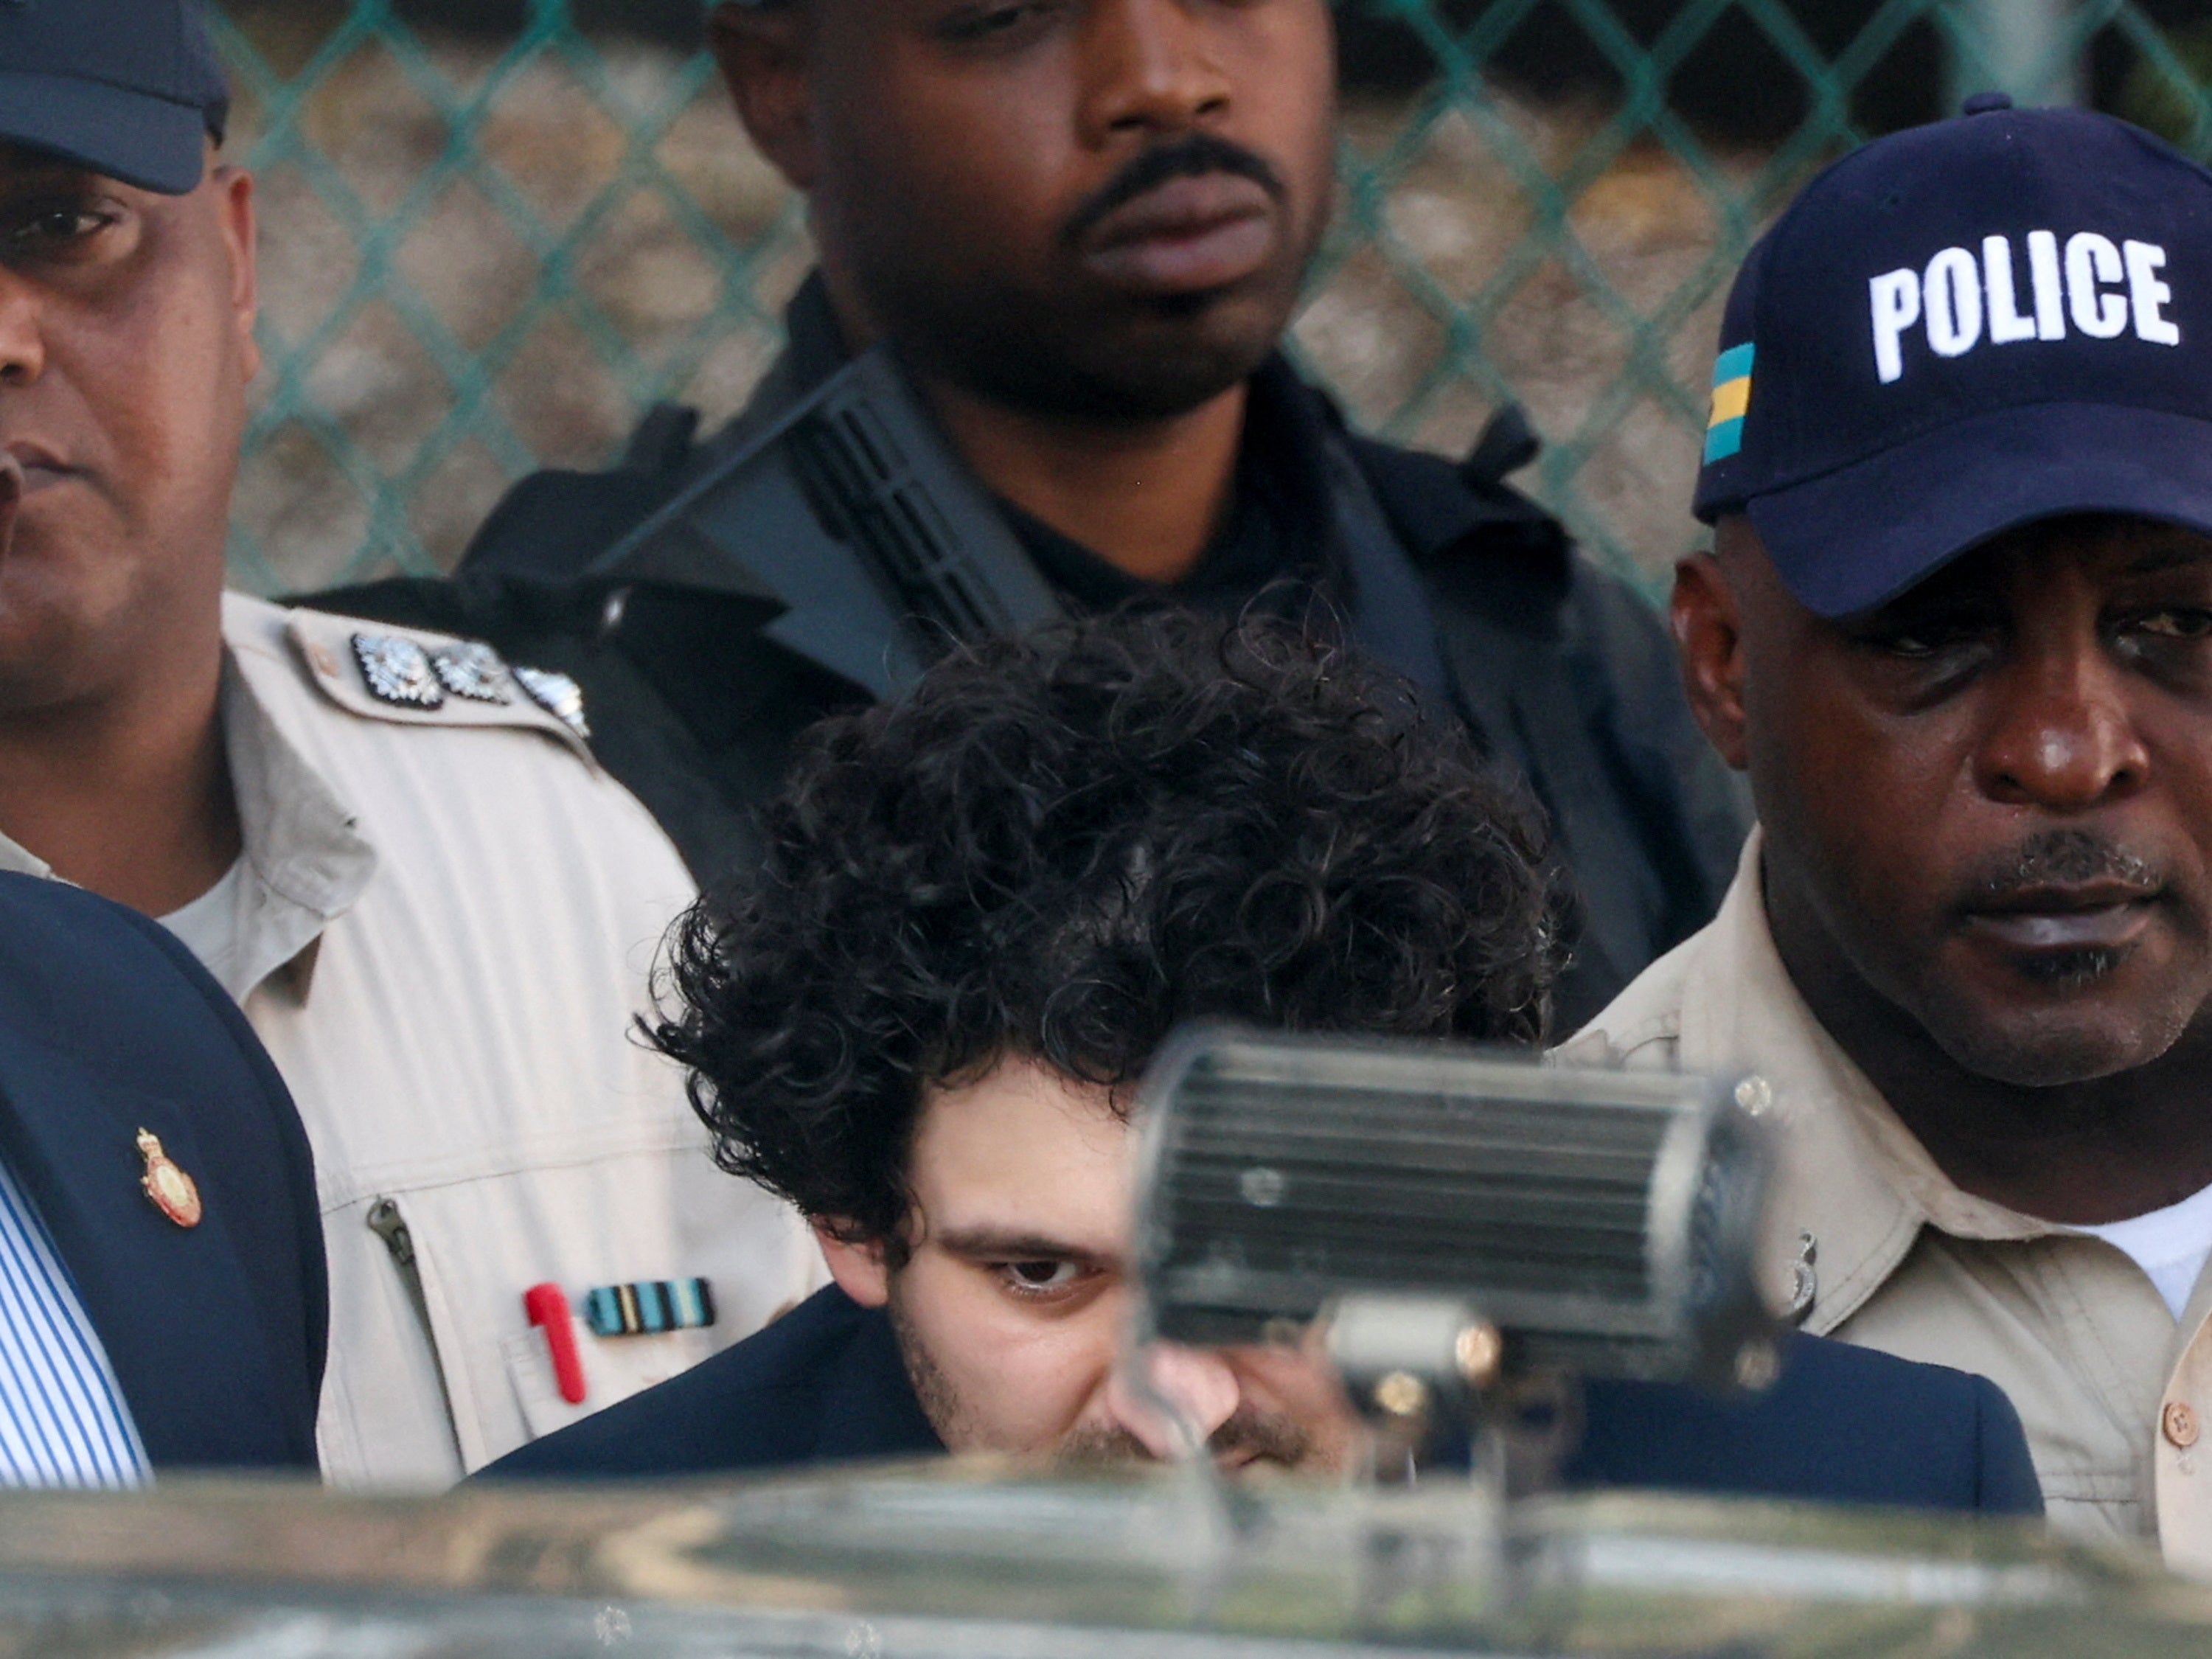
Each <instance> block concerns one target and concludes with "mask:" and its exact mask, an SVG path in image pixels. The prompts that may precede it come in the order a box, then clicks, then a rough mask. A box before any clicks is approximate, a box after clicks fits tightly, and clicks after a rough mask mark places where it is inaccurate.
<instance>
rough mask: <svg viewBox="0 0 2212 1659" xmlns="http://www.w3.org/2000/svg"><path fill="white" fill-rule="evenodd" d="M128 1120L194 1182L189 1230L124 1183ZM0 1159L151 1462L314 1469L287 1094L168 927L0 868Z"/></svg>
mask: <svg viewBox="0 0 2212 1659" xmlns="http://www.w3.org/2000/svg"><path fill="white" fill-rule="evenodd" d="M141 1129H146V1130H149V1131H151V1132H152V1133H155V1134H156V1135H158V1136H160V1137H161V1146H162V1149H163V1150H164V1151H165V1152H167V1154H168V1155H169V1157H170V1158H173V1159H174V1160H175V1161H176V1163H177V1164H179V1166H181V1167H182V1168H183V1169H184V1170H185V1172H186V1173H187V1174H188V1175H190V1176H191V1177H192V1179H193V1180H194V1182H197V1185H198V1187H199V1191H200V1197H201V1200H202V1202H203V1205H204V1218H203V1219H202V1220H201V1222H200V1224H199V1225H198V1226H197V1227H195V1228H192V1229H191V1230H190V1231H187V1230H185V1229H184V1228H182V1227H179V1226H178V1225H176V1224H175V1223H174V1222H173V1221H171V1220H170V1219H169V1218H167V1217H166V1216H165V1215H163V1214H162V1213H161V1212H160V1211H159V1210H157V1209H156V1208H155V1206H154V1205H153V1204H152V1202H151V1201H149V1200H148V1198H147V1197H146V1195H145V1194H144V1192H143V1190H141V1188H140V1185H139V1183H140V1182H141V1180H142V1179H143V1176H144V1173H145V1162H144V1159H143V1157H142V1156H141V1154H140V1152H139V1150H138V1146H137V1135H138V1132H139V1130H141ZM0 1158H4V1159H5V1160H6V1162H7V1165H8V1168H9V1170H11V1171H12V1172H13V1173H14V1175H15V1179H16V1181H17V1182H18V1183H19V1184H20V1185H21V1187H22V1188H23V1190H24V1192H25V1194H27V1196H28V1197H29V1198H30V1199H31V1200H32V1202H33V1203H34V1204H35V1205H36V1206H38V1210H39V1213H40V1215H41V1216H42V1217H43V1218H45V1220H46V1226H47V1229H48V1231H51V1232H52V1235H53V1237H54V1242H55V1243H56V1244H57V1245H58V1247H59V1249H60V1251H61V1256H62V1260H63V1261H64V1263H65V1264H66V1265H67V1266H68V1268H69V1271H70V1277H71V1278H72V1279H74V1280H75V1281H76V1289H77V1295H78V1297H79V1298H80V1299H81V1300H82V1303H83V1304H84V1310H85V1312H86V1314H87V1315H88V1316H89V1317H90V1319H91V1321H92V1323H93V1326H94V1329H95V1330H97V1331H98V1332H99V1334H100V1341H101V1342H102V1344H103V1345H105V1346H106V1350H107V1357H108V1359H109V1360H110V1362H111V1363H112V1364H113V1366H114V1368H115V1375H116V1378H117V1381H118V1382H119V1383H121V1384H122V1388H123V1395H124V1398H125V1400H126V1401H129V1402H130V1406H131V1414H132V1416H133V1417H135V1418H136V1419H137V1425H138V1433H139V1437H140V1438H141V1439H142V1440H143V1442H144V1443H145V1447H146V1452H147V1455H148V1456H149V1457H150V1458H151V1459H152V1460H153V1462H154V1464H155V1468H270V1469H275V1468H304V1469H312V1468H314V1467H315V1403H316V1396H317V1395H318V1394H319V1392H320V1390H321V1388H322V1379H323V1350H324V1340H325V1330H326V1326H327V1322H328V1315H329V1298H328V1291H327V1289H326V1285H325V1278H324V1267H323V1237H322V1224H321V1218H320V1215H319V1210H318V1206H317V1204H316V1199H315V1176H314V1167H313V1162H312V1160H311V1158H310V1156H309V1153H308V1150H307V1133H306V1132H305V1130H304V1129H303V1128H302V1127H301V1123H300V1118H299V1114H298V1113H297V1112H296V1111H295V1109H294V1108H293V1105H292V1097H291V1096H290V1095H289V1093H288V1092H287V1091H286V1090H285V1088H284V1085H283V1080H282V1079H279V1078H278V1076H277V1075H276V1067H275V1066H272V1065H271V1064H270V1060H269V1056H268V1055H267V1054H265V1053H264V1051H263V1049H262V1047H261V1044H260V1042H258V1040H257V1039H256V1038H255V1036H254V1035H253V1032H252V1028H251V1027H249V1026H248V1025H247V1024H246V1020H245V1018H244V1016H243V1015H241V1014H240V1012H239V1011H238V1008H237V1006H236V1005H234V1003H233V1002H232V1001H231V1000H230V999H229V997H228V996H227V995H225V994H224V993H223V990H222V987H221V986H219V985H217V984H216V982H215V981H214V980H212V979H211V978H210V977H209V976H208V975H207V974H206V972H205V971H204V969H202V968H201V967H200V965H199V963H197V961H195V960H194V959H193V957H192V956H191V952H189V951H186V950H185V947H184V946H183V945H181V944H179V942H178V941H177V940H176V939H175V938H174V937H173V936H172V935H171V934H170V933H169V932H168V930H167V929H166V928H164V927H161V925H160V924H159V923H158V922H155V921H149V920H148V919H147V918H145V917H144V916H142V915H138V914H137V913H136V912H135V911H131V910H126V909H125V908H123V907H121V906H120V905H116V904H111V903H109V902H107V901H106V900H105V899H102V898H99V897H96V896H94V895H92V894H90V893H87V892H84V891H82V890H79V889H76V888H74V887H70V886H69V885H67V884H64V883H61V882H58V881H38V880H33V878H29V877H27V876H18V875H12V874H0Z"/></svg>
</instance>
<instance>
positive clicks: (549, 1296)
mask: <svg viewBox="0 0 2212 1659" xmlns="http://www.w3.org/2000/svg"><path fill="white" fill-rule="evenodd" d="M522 1307H523V1311H524V1312H526V1313H527V1314H528V1315H529V1316H530V1322H531V1323H532V1324H533V1325H536V1326H538V1327H540V1328H542V1329H544V1333H545V1346H547V1347H548V1348H550V1350H552V1353H553V1381H554V1382H555V1383H556V1384H558V1385H559V1387H560V1389H561V1398H562V1399H563V1400H565V1401H568V1403H569V1404H570V1405H572V1406H580V1405H582V1404H583V1403H584V1398H585V1396H586V1395H588V1394H590V1393H591V1389H589V1388H588V1387H587V1386H586V1384H585V1382H584V1355H583V1351H582V1350H581V1349H580V1348H579V1347H578V1346H576V1323H575V1321H574V1320H573V1319H571V1318H570V1317H569V1316H568V1297H567V1296H566V1295H565V1294H564V1293H563V1292H562V1289H561V1287H560V1286H559V1285H532V1286H531V1287H530V1288H529V1289H528V1290H526V1291H524V1292H523V1293H522Z"/></svg>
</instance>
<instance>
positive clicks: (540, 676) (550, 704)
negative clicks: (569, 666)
mask: <svg viewBox="0 0 2212 1659" xmlns="http://www.w3.org/2000/svg"><path fill="white" fill-rule="evenodd" d="M511 672H513V675H514V679H515V684H518V685H520V687H521V688H522V689H523V690H525V691H527V692H528V693H529V694H530V701H531V702H534V703H536V704H537V705H538V707H539V708H542V709H544V711H545V712H546V713H547V714H550V715H552V716H553V718H554V719H555V720H559V721H560V722H561V724H562V725H563V726H567V727H568V729H569V730H570V731H571V732H574V733H575V734H576V735H577V736H578V737H580V738H584V739H585V740H586V742H588V741H590V739H591V735H592V724H591V722H590V721H589V720H586V719H585V718H584V688H583V687H582V686H580V685H579V684H576V682H575V681H574V680H572V679H570V678H568V676H567V675H566V674H561V673H556V672H555V671H553V670H552V669H550V668H525V667H522V666H521V665H519V664H518V665H516V666H515V667H514V668H513V670H511Z"/></svg>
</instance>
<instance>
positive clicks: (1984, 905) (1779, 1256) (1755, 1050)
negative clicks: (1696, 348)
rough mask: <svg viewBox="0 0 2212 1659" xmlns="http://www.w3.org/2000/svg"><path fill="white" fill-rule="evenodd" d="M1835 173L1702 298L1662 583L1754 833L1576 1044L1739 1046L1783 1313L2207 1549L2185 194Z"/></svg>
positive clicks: (2042, 1468)
mask: <svg viewBox="0 0 2212 1659" xmlns="http://www.w3.org/2000/svg"><path fill="white" fill-rule="evenodd" d="M1968 110H1969V113H1967V114H1966V116H1964V117H1963V118H1960V119H1956V120H1951V121H1945V122H1940V123H1937V124H1936V125H1933V126H1929V127H1923V128H1920V129H1917V130H1915V131H1910V132H1905V133H1899V134H1895V135H1893V136H1892V137H1887V138H1885V139H1883V140H1881V141H1880V142H1879V143H1875V144H1871V145H1869V146H1868V147H1867V148H1865V149H1862V150H1860V151H1858V152H1857V153H1856V154H1854V155H1850V156H1849V157H1846V158H1845V159H1844V161H1839V162H1838V163H1837V164H1836V166H1835V167H1832V169H1831V170H1830V171H1829V172H1828V173H1826V174H1824V175H1823V176H1822V177H1821V178H1820V179H1816V180H1814V182H1813V183H1812V184H1811V185H1808V187H1807V189H1806V191H1805V192H1804V194H1803V195H1802V196H1801V197H1799V199H1798V200H1797V202H1796V204H1795V205H1793V206H1792V207H1791V209H1790V211H1789V212H1788V213H1786V214H1785V215H1784V216H1783V217H1782V219H1781V220H1780V221H1779V222H1778V223H1777V224H1776V225H1775V227H1774V228H1773V229H1772V230H1771V231H1770V232H1769V233H1768V234H1767V235H1766V237H1765V239H1764V240H1762V241H1761V242H1760V243H1759V246H1757V247H1755V248H1754V249H1753V252H1752V253H1751V255H1750V257H1749V258H1748V259H1747V261H1746V263H1745V265H1744V269H1743V271H1742V273H1741V275H1740V276H1739V277H1738V278H1737V280H1736V284H1735V291H1734V293H1733V294H1732V295H1731V296H1730V299H1729V307H1728V313H1727V319H1726V323H1725V330H1726V332H1725V333H1724V335H1723V338H1722V340H1721V342H1720V344H1721V347H1722V350H1721V356H1720V360H1719V366H1718V368H1717V370H1716V373H1715V375H1714V383H1715V390H1714V397H1713V410H1712V420H1711V432H1710V435H1709V436H1708V440H1707V447H1706V451H1705V470H1704V472H1703V474H1702V476H1701V477H1700V478H1699V488H1698V510H1699V513H1700V514H1701V515H1702V516H1704V517H1705V518H1706V519H1707V520H1709V521H1712V522H1714V523H1715V524H1716V526H1717V545H1716V550H1715V553H1714V554H1713V555H1712V556H1709V557H1700V558H1697V559H1693V560H1692V561H1690V562H1687V563H1686V565H1685V566H1684V567H1683V568H1682V570H1681V572H1680V576H1679V578H1678V581H1677V586H1676V590H1675V599H1674V629H1675V635H1676V637H1677V639H1678V640H1680V641H1681V644H1682V647H1683V656H1684V666H1685V677H1686V683H1687V684H1688V686H1689V689H1690V692H1691V696H1692V702H1693V704H1694V705H1695V707H1696V708H1697V711H1698V714H1699V721H1700V723H1701V724H1702V725H1703V726H1704V727H1705V732H1706V733H1707V735H1708V737H1709V738H1711V740H1712V742H1713V744H1714V746H1715V747H1716V748H1717V750H1719V751H1720V753H1721V754H1722V755H1723V757H1724V758H1726V759H1727V760H1728V761H1729V763H1730V764H1732V765H1734V766H1735V767H1737V768H1738V769H1743V770H1747V772H1748V773H1749V775H1750V777H1751V781H1752V786H1753V793H1754V794H1755V795H1756V797H1757V799H1758V804H1759V821H1760V826H1761V827H1760V831H1759V835H1758V836H1755V837H1754V838H1753V842H1752V844H1751V846H1750V848H1748V849H1747V852H1746V854H1745V857H1744V860H1743V864H1742V866H1741V872H1740V873H1739V875H1738V877H1737V879H1736V882H1735V886H1734V887H1733V888H1732V889H1731V890H1730V892H1729V896H1728V898H1727V900H1726V902H1724V903H1723V906H1722V908H1721V913H1720V915H1719V917H1718V918H1717V920H1716V921H1714V922H1713V924H1712V925H1711V927H1708V928H1707V929H1706V930H1705V932H1703V933H1699V934H1698V935H1697V936H1696V937H1694V938H1692V939H1690V940H1688V941H1687V942H1686V943H1685V944H1684V945H1681V946H1680V947H1679V948H1678V949H1676V950H1675V951H1674V952H1672V953H1671V954H1669V955H1668V956H1667V957H1664V958H1662V960H1661V961H1660V962H1658V963H1656V964H1654V965H1653V966H1652V967H1651V968H1650V969H1647V970H1646V971H1645V972H1644V975H1642V976H1641V977H1639V978H1638V980H1637V981H1636V982H1635V983H1634V984H1633V985H1632V986H1631V987H1629V989H1628V990H1627V991H1626V993H1624V994H1622V996H1621V997H1620V999H1619V1000H1618V1001H1616V1002H1615V1003H1614V1004H1613V1006H1612V1007H1610V1008H1608V1009H1607V1011H1606V1012H1604V1013H1603V1014H1601V1015H1600V1016H1599V1018H1597V1019H1596V1021H1595V1022H1594V1024H1593V1025H1592V1027H1591V1028H1590V1030H1589V1031H1588V1032H1586V1033H1585V1034H1583V1036H1581V1037H1579V1038H1578V1039H1577V1041H1576V1042H1573V1043H1571V1044H1570V1045H1569V1048H1568V1054H1569V1055H1570V1056H1571V1057H1573V1058H1577V1059H1583V1060H1599V1061H1603V1060H1612V1061H1614V1062H1617V1063H1622V1064H1626V1065H1631V1066H1666V1065H1673V1064H1679V1065H1680V1066H1685V1067H1687V1068H1689V1069H1692V1070H1700V1071H1706V1070H1728V1071H1747V1072H1750V1073H1755V1074H1756V1075H1755V1076H1754V1077H1753V1079H1750V1080H1747V1082H1746V1083H1745V1084H1744V1085H1742V1088H1743V1095H1742V1097H1743V1098H1744V1099H1745V1100H1746V1101H1747V1103H1749V1104H1751V1105H1753V1106H1754V1107H1756V1108H1759V1109H1761V1110H1764V1111H1765V1112H1766V1113H1767V1114H1768V1115H1770V1117H1771V1119H1772V1121H1775V1122H1776V1123H1777V1124H1778V1127H1779V1128H1780V1130H1781V1132H1782V1144H1783V1146H1784V1150H1785V1154H1786V1156H1785V1158H1784V1170H1783V1176H1784V1178H1783V1180H1782V1181H1781V1182H1780V1183H1779V1189H1778V1196H1777V1201H1776V1203H1775V1206H1774V1216H1775V1219H1776V1221H1777V1222H1778V1224H1779V1225H1778V1237H1777V1238H1776V1239H1775V1242H1774V1254H1773V1258H1772V1267H1773V1271H1774V1273H1775V1278H1776V1281H1777V1284H1776V1289H1777V1291H1778V1294H1779V1295H1780V1296H1782V1297H1784V1298H1785V1299H1786V1300H1787V1302H1788V1303H1789V1304H1790V1306H1791V1308H1792V1310H1794V1311H1795V1313H1796V1315H1797V1316H1798V1317H1799V1318H1800V1319H1801V1320H1802V1322H1803V1324H1804V1326H1805V1327H1806V1328H1808V1329H1809V1330H1812V1331H1814V1332H1817V1333H1821V1334H1832V1335H1835V1336H1838V1337H1842V1338H1844V1340H1848V1341H1853V1342H1859V1343H1863V1344H1866V1345H1868V1346H1874V1347H1878V1348H1883V1349H1887V1350H1888V1351H1889V1352H1893V1353H1898V1354H1902V1355H1905V1356H1906V1357H1908V1358H1914V1359H1923V1360H1934V1361H1938V1362H1940V1363H1942V1364H1950V1365H1954V1366H1958V1367H1960V1368H1961V1369H1964V1370H1973V1371H1978V1372H1981V1373H1983V1374H1984V1375H1985V1376H1989V1377H1990V1379H1992V1380H1993V1381H1995V1382H1996V1383H1998V1384H1999V1385H2001V1386H2002V1388H2003V1389H2004V1390H2005V1392H2006V1393H2007V1394H2008V1395H2010V1397H2011V1399H2012V1401H2013V1403H2014V1405H2015V1407H2018V1409H2019V1412H2020V1414H2021V1420H2022V1422H2023V1423H2024V1425H2026V1427H2027V1433H2028V1439H2029V1443H2030V1446H2031V1448H2032V1449H2033V1455H2034V1458H2035V1463H2036V1471H2037V1474H2038V1475H2039V1477H2040V1480H2041V1483H2042V1486H2043V1492H2044V1496H2045V1502H2046V1503H2047V1504H2048V1505H2049V1508H2050V1514H2051V1520H2052V1522H2053V1524H2054V1525H2056V1526H2057V1527H2059V1528H2063V1529H2065V1530H2067V1531H2069V1532H2072V1533H2074V1534H2079V1535H2083V1536H2087V1537H2092V1538H2106V1539H2110V1538H2127V1539H2139V1540H2144V1541H2149V1540H2152V1539H2155V1540H2157V1541H2159V1543H2160V1545H2161V1546H2162V1547H2163V1548H2164V1550H2165V1552H2166V1559H2168V1561H2169V1562H2171V1563H2172V1564H2174V1565H2177V1566H2180V1567H2184V1568H2186V1569H2188V1570H2190V1571H2199V1572H2203V1571H2212V1445H2206V1444H2200V1441H2202V1440H2203V1435H2204V1427H2203V1425H2204V1413H2206V1412H2207V1410H2208V1409H2212V1270H2208V1267H2207V1263H2208V1261H2212V1114H2208V1113H2207V1111H2206V1110H2205V1105H2204V1102H2205V1088H2206V1079H2207V1077H2208V1075H2212V1071H2208V1067H2212V174H2208V173H2206V172H2205V170H2204V169H2203V168H2202V167H2198V166H2197V165H2196V164H2195V163H2193V162H2191V161H2187V160H2185V158H2184V157H2182V156H2181V155H2178V154H2177V153H2175V152H2174V151H2173V150H2172V149H2168V148H2167V147H2166V145H2164V144H2161V143H2159V142H2158V141H2157V140H2156V139H2154V138H2152V137H2149V136H2148V135H2147V134H2145V133H2142V132H2140V131H2136V130H2135V129H2134V128H2131V127H2129V126H2127V125H2124V124H2123V123H2121V122H2119V121H2117V120H2114V119H2112V118H2110V117H2106V116H2102V115H2095V114H2091V113H2088V112H2083V111H2077V110H2015V109H2012V108H2010V107H2009V106H2008V103H2007V100H2005V99H2003V98H2002V96H2001V95H1998V94H1984V95H1983V96H1981V97H1979V98H1977V99H1974V100H1969V104H1968Z"/></svg>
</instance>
